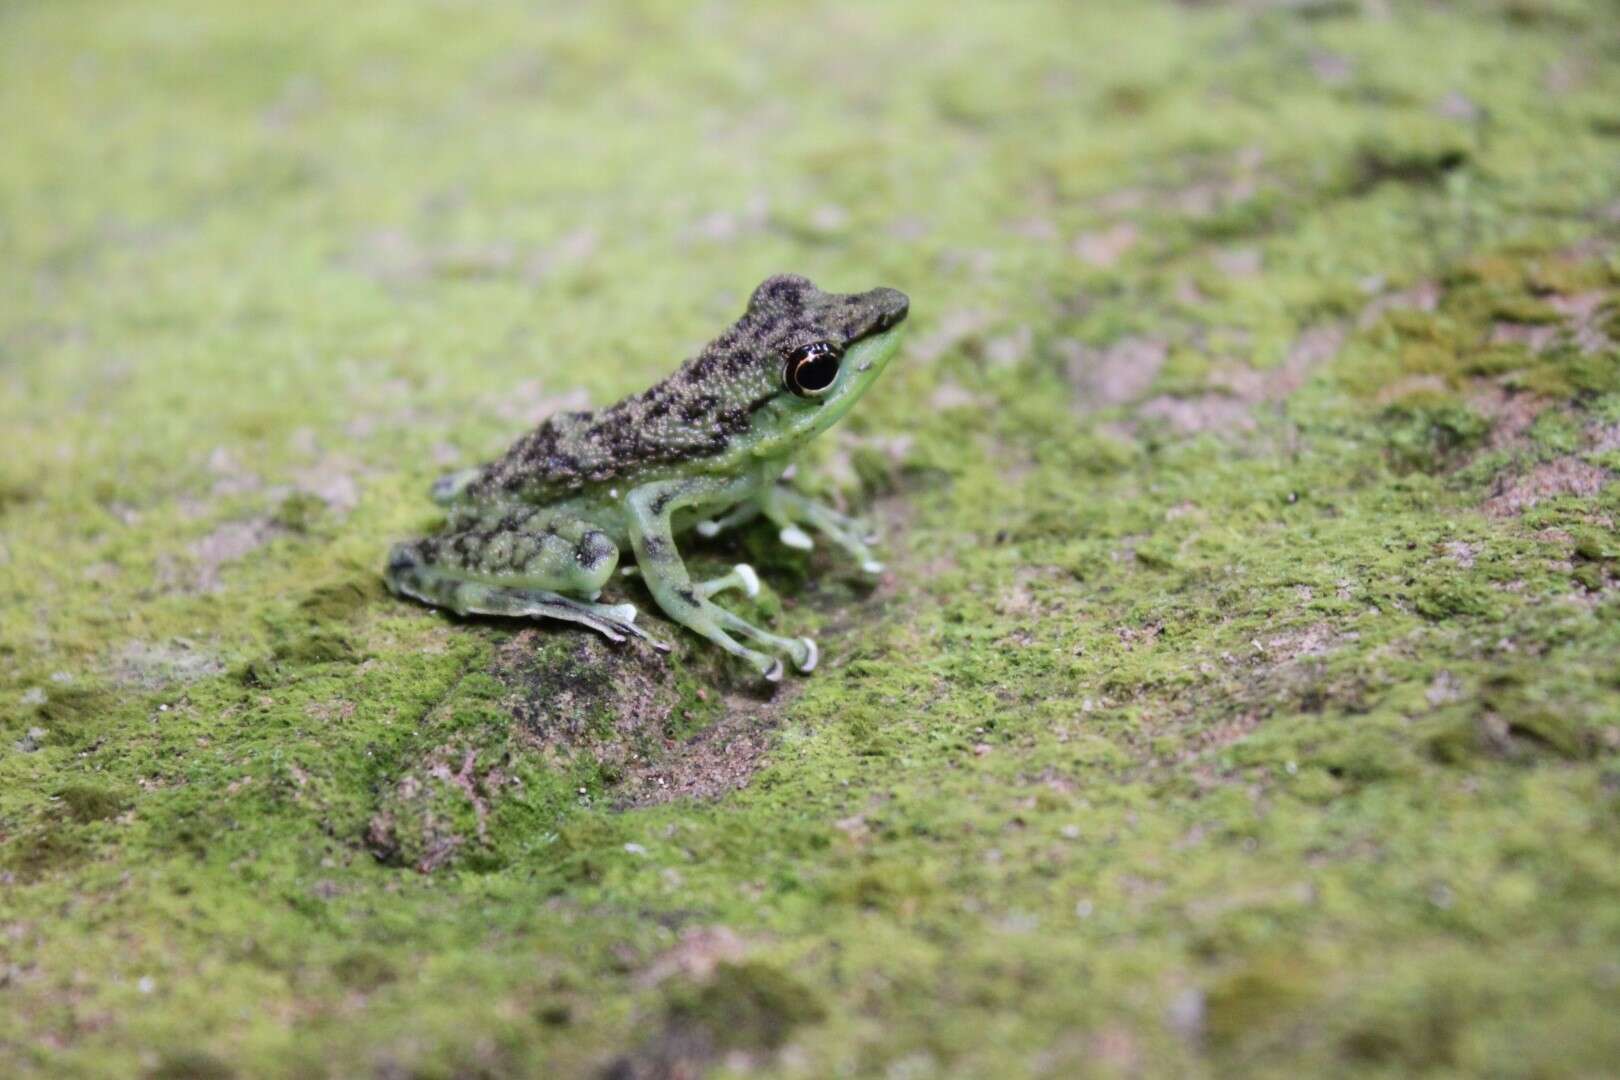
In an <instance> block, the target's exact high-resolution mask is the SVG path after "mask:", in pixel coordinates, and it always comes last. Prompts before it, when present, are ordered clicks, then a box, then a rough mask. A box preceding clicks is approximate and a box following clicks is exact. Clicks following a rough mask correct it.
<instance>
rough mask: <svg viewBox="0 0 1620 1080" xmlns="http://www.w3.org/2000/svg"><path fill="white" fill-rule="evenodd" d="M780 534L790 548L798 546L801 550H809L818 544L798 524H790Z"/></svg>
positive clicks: (783, 541)
mask: <svg viewBox="0 0 1620 1080" xmlns="http://www.w3.org/2000/svg"><path fill="white" fill-rule="evenodd" d="M778 535H779V536H780V537H781V540H782V543H784V544H786V545H787V546H788V547H790V548H798V549H799V550H800V551H809V550H810V549H811V548H813V547H815V546H816V542H815V541H814V540H812V539H810V534H809V533H807V532H805V531H804V530H803V529H801V528H799V527H798V526H797V525H789V526H788V527H787V528H785V529H783V530H782V531H781V533H779V534H778Z"/></svg>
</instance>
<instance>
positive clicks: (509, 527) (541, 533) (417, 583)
mask: <svg viewBox="0 0 1620 1080" xmlns="http://www.w3.org/2000/svg"><path fill="white" fill-rule="evenodd" d="M462 525H463V527H462V528H459V529H456V530H455V531H451V532H444V533H440V534H438V535H435V536H428V537H424V538H422V539H420V540H413V541H410V542H408V543H403V544H396V545H394V549H393V551H392V552H391V553H390V554H389V557H388V583H389V584H390V585H391V586H393V588H394V590H395V591H396V592H403V593H406V594H408V595H411V596H415V597H417V598H418V599H421V600H426V601H427V602H428V603H430V604H439V605H441V606H443V607H448V608H452V609H457V610H460V609H459V608H458V606H457V604H456V599H457V596H458V593H457V589H456V586H457V585H458V584H460V583H463V582H477V583H480V584H485V585H495V586H500V587H503V588H510V589H541V590H545V591H548V592H559V593H568V594H570V595H574V596H582V597H584V598H586V599H589V600H594V599H596V596H597V594H598V593H600V592H601V591H602V586H603V585H604V584H605V583H606V582H607V580H608V578H609V577H611V576H612V574H613V568H614V567H615V566H617V565H618V562H619V549H618V547H616V546H615V545H614V543H613V541H612V540H611V539H609V538H608V536H607V534H606V533H604V532H602V531H601V530H600V529H597V528H595V527H593V526H592V525H590V524H589V523H587V522H584V521H580V520H578V519H575V518H568V517H558V516H554V515H547V514H546V513H545V512H544V511H543V510H531V509H527V508H521V509H516V510H510V511H507V512H505V513H503V514H498V515H497V514H492V515H490V516H487V517H484V518H480V519H476V520H474V521H470V522H464V523H462Z"/></svg>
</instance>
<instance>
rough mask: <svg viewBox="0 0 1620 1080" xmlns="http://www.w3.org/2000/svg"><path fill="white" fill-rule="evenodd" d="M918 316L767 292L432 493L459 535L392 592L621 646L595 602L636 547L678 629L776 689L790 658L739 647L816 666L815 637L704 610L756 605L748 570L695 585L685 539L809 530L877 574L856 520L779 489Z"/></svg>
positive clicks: (854, 297)
mask: <svg viewBox="0 0 1620 1080" xmlns="http://www.w3.org/2000/svg"><path fill="white" fill-rule="evenodd" d="M908 306H909V301H908V300H907V299H906V296H905V294H903V293H901V292H898V291H896V290H894V289H888V288H877V289H872V290H870V291H868V292H864V293H855V294H851V295H843V294H839V293H827V292H822V291H821V290H820V289H817V288H816V287H815V286H814V285H813V284H811V283H810V282H809V281H808V280H806V279H805V278H802V277H798V276H796V275H791V274H782V275H778V276H776V277H772V278H768V279H766V280H765V281H764V282H763V283H762V284H761V285H760V286H759V287H758V288H757V289H755V290H754V293H753V296H752V297H751V298H750V300H749V303H748V310H747V311H746V312H745V313H744V314H743V316H742V318H740V319H738V320H737V322H735V323H734V324H732V326H731V327H729V328H728V329H727V330H726V331H725V332H724V333H722V334H721V335H720V336H719V337H717V338H715V339H714V340H713V341H711V342H710V343H709V344H708V345H707V346H705V347H704V349H703V351H702V352H700V353H699V354H698V355H697V356H695V357H693V358H692V359H690V360H688V361H686V362H685V363H684V364H682V365H681V366H680V368H679V369H677V370H676V371H675V373H674V374H672V375H670V376H669V378H667V379H665V380H663V381H662V382H660V383H658V384H657V385H655V386H653V387H651V388H650V389H648V390H645V391H643V392H642V393H640V394H636V395H634V396H632V397H627V398H625V399H624V400H622V401H620V402H618V403H617V404H615V405H612V406H610V407H608V408H606V409H602V410H599V411H596V412H570V413H560V414H558V415H557V416H553V417H551V418H549V419H547V420H546V421H545V422H544V423H542V424H541V425H540V426H539V427H538V428H536V429H535V430H534V431H532V432H530V433H529V434H528V435H525V436H524V437H523V438H521V439H519V440H518V441H517V442H516V443H514V444H513V446H512V447H511V449H510V450H508V451H507V452H506V453H505V454H504V455H502V456H501V457H500V458H498V459H496V460H495V461H492V462H490V463H489V464H488V465H485V466H483V467H482V468H479V469H473V470H468V471H467V472H463V473H457V474H454V475H452V476H448V477H445V478H444V479H442V480H441V481H440V482H439V483H438V484H436V485H435V486H434V491H433V495H434V498H435V499H437V500H438V501H439V502H441V503H444V504H446V505H447V506H449V507H450V522H449V526H448V529H447V531H445V532H443V533H441V534H439V535H436V536H430V537H425V538H423V539H420V540H415V541H411V542H409V543H404V544H397V545H395V547H394V549H393V551H392V553H391V554H390V556H389V563H388V572H387V576H388V582H389V585H390V586H391V587H392V588H393V589H394V591H395V592H398V593H401V594H403V595H407V596H412V597H415V598H416V599H419V600H422V601H424V602H427V603H430V604H436V605H440V606H443V607H448V608H450V609H452V610H454V611H458V612H462V613H469V612H477V613H484V614H498V615H519V616H535V615H545V616H550V617H553V618H560V619H568V620H572V621H574V622H579V623H583V624H585V625H587V626H591V627H592V628H594V629H596V630H599V631H601V632H602V633H604V634H606V635H607V636H608V637H610V638H614V639H616V640H617V639H620V638H623V637H625V636H626V635H631V634H634V635H638V636H644V635H641V634H640V631H639V630H637V629H636V628H635V627H634V626H633V625H631V621H632V619H633V618H634V616H635V608H634V607H632V606H631V605H628V604H620V605H616V606H606V605H601V604H597V603H595V602H594V601H595V600H596V597H597V595H598V594H599V593H600V592H601V589H602V586H603V585H604V584H606V582H607V580H608V578H609V577H610V576H611V575H612V573H613V570H614V568H615V567H616V566H617V565H618V560H619V556H620V553H621V551H622V550H623V549H625V548H626V547H629V548H631V549H632V550H633V551H634V553H635V557H636V562H637V565H638V567H639V569H640V570H641V572H642V575H643V576H644V577H645V579H646V582H647V587H648V589H649V590H650V591H651V592H652V594H653V597H654V599H656V600H657V601H658V603H659V606H660V607H662V608H663V609H664V611H665V612H666V613H667V614H668V615H669V616H670V617H671V618H673V619H675V620H676V621H677V622H680V623H682V624H683V625H685V626H687V627H689V628H691V629H693V630H695V631H696V632H698V633H700V634H702V635H704V636H705V637H708V638H709V639H710V640H712V641H714V642H716V643H717V644H719V645H720V646H721V647H722V648H724V649H726V650H727V651H729V652H731V653H734V654H735V655H737V656H740V657H743V658H744V659H747V660H748V661H749V662H750V663H751V664H753V665H754V666H755V667H756V668H757V669H758V670H759V671H760V672H761V674H763V675H765V676H766V678H769V679H773V680H774V679H778V678H780V677H781V670H782V664H781V661H780V660H778V659H776V658H775V657H774V656H772V655H769V653H767V652H759V651H755V650H754V649H750V648H748V647H746V646H744V645H742V644H740V643H739V642H738V641H737V640H735V638H734V637H733V636H732V635H733V634H736V635H740V636H742V637H744V638H747V639H749V640H751V641H753V642H755V643H756V644H758V645H761V646H763V647H764V648H765V649H767V650H769V651H770V653H780V654H785V655H787V656H789V657H790V658H792V660H793V661H794V663H795V664H796V665H797V666H798V667H799V668H800V670H803V671H809V670H811V669H812V668H814V667H815V664H816V658H817V651H816V647H815V643H814V642H812V641H810V640H809V639H807V638H797V639H790V638H781V637H777V636H776V635H774V634H770V633H768V632H766V631H764V630H761V629H760V628H758V627H755V626H752V625H751V624H749V623H747V622H745V621H744V620H742V619H740V618H738V617H737V616H736V615H734V614H732V613H731V612H729V611H727V610H726V609H724V608H722V607H719V606H718V605H716V604H714V603H713V602H712V601H711V600H710V599H709V598H710V597H711V596H713V595H714V594H715V593H718V592H721V591H723V590H725V589H728V588H740V589H743V590H744V591H746V592H749V593H750V594H751V593H752V592H753V591H754V590H756V589H757V588H758V579H757V578H756V577H755V575H754V572H753V570H752V569H750V568H749V567H747V566H742V565H739V566H737V567H735V568H734V569H733V571H732V573H730V574H728V575H726V576H725V577H723V578H717V579H715V580H713V581H708V582H693V581H691V579H690V578H689V577H688V575H687V572H686V567H685V564H684V563H683V562H682V561H681V558H680V554H679V552H678V551H677V550H676V546H675V535H676V533H677V532H678V531H680V529H682V528H683V527H685V526H688V525H691V524H693V523H696V524H697V527H698V529H699V531H700V532H703V533H704V534H705V535H713V533H714V532H717V531H719V530H720V529H722V528H725V527H728V526H731V525H735V524H738V523H740V522H742V521H746V520H749V519H750V518H753V517H755V516H759V515H763V516H765V517H766V518H767V519H768V520H770V521H772V522H773V523H775V524H776V525H777V526H778V527H779V529H780V535H781V537H782V540H783V542H784V543H787V544H790V545H792V546H795V547H808V546H810V544H811V540H810V537H809V534H807V533H806V532H805V531H804V530H803V529H801V528H800V527H799V525H800V523H803V524H806V525H809V526H811V527H812V528H814V529H816V530H817V531H819V532H821V533H822V534H823V535H825V536H826V537H827V538H828V539H830V540H831V541H832V542H833V543H834V544H836V545H838V546H839V547H842V548H843V549H845V550H846V551H848V552H850V553H851V554H852V555H854V556H855V557H856V559H857V560H858V561H859V562H860V564H861V566H862V568H863V570H865V571H866V572H868V573H877V572H879V571H880V570H881V569H882V567H881V564H879V563H878V562H877V561H876V560H875V559H873V558H872V555H871V552H870V550H869V549H868V548H867V546H866V545H867V538H866V537H865V536H864V530H863V529H861V528H860V526H859V525H858V524H857V523H856V522H853V521H851V520H850V519H848V518H845V517H843V516H842V515H840V514H838V513H836V512H834V511H833V510H831V509H829V508H827V507H824V506H821V505H819V504H817V503H814V502H812V501H810V500H808V499H806V498H805V497H804V496H802V495H799V494H798V493H797V492H794V491H792V490H791V489H790V488H788V487H787V486H786V485H783V484H779V483H778V482H777V481H778V479H779V478H780V477H781V476H782V474H783V472H784V471H785V470H786V469H787V467H788V465H789V464H791V462H792V458H793V455H794V454H795V453H796V452H797V451H798V450H799V448H800V447H802V446H803V445H804V444H805V443H806V442H808V441H809V440H810V439H812V438H814V437H815V436H816V435H817V434H819V433H820V432H822V431H825V430H826V429H827V428H828V427H830V426H831V425H832V424H833V423H834V422H835V421H837V419H838V418H839V417H841V416H842V415H843V414H844V413H845V412H847V411H848V410H849V408H850V406H851V405H853V404H854V402H855V401H856V400H857V399H858V398H859V397H860V395H861V394H862V393H864V392H865V391H866V389H867V387H868V386H870V385H871V383H872V381H873V380H874V379H875V378H876V377H877V375H878V374H879V373H880V372H881V371H882V369H883V367H884V366H885V365H886V364H887V363H888V361H889V359H890V358H891V357H892V356H893V355H894V353H895V351H896V348H897V346H898V342H899V337H900V332H901V324H902V323H903V322H904V320H905V318H906V313H907V309H908ZM728 511H729V512H728ZM720 513H724V516H723V517H721V518H719V519H718V520H705V519H704V518H705V516H706V515H715V514H720Z"/></svg>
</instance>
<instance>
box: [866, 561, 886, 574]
mask: <svg viewBox="0 0 1620 1080" xmlns="http://www.w3.org/2000/svg"><path fill="white" fill-rule="evenodd" d="M861 571H862V572H863V573H867V574H871V575H873V576H874V577H876V576H877V575H878V574H881V573H883V564H882V563H880V562H878V561H877V560H876V559H867V560H866V561H865V562H863V563H861Z"/></svg>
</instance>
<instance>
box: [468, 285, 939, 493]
mask: <svg viewBox="0 0 1620 1080" xmlns="http://www.w3.org/2000/svg"><path fill="white" fill-rule="evenodd" d="M908 303H909V301H908V300H907V299H906V297H905V295H904V294H902V293H900V292H898V291H896V290H894V289H884V288H879V289H873V290H872V291H870V292H865V293H856V294H853V295H842V294H839V293H826V292H822V291H821V290H820V289H817V288H816V287H815V286H814V285H813V284H811V283H810V282H809V281H808V280H807V279H805V278H802V277H798V276H796V275H792V274H780V275H777V276H776V277H772V278H768V279H766V280H765V281H764V282H763V283H762V284H761V285H760V286H759V287H758V288H757V289H755V290H754V294H753V296H752V297H751V298H750V299H749V301H748V310H747V312H745V313H744V315H743V317H742V318H740V319H738V320H737V321H736V322H735V323H733V324H732V325H731V326H730V327H728V328H727V329H726V331H725V332H724V333H722V334H721V335H720V336H719V337H717V338H715V339H714V340H713V341H711V342H709V344H708V345H706V346H704V348H703V351H702V352H700V353H698V354H697V355H696V356H694V357H692V358H691V359H690V360H688V361H686V362H685V363H684V364H682V365H681V366H680V367H679V368H678V369H677V370H676V371H675V373H674V374H672V375H670V376H669V377H668V378H667V379H665V380H664V381H663V382H660V383H657V384H655V385H654V386H652V387H650V388H649V389H647V390H643V391H642V392H641V393H639V394H633V395H631V396H630V397H627V398H625V399H623V400H622V401H620V402H618V403H617V404H614V405H611V406H609V407H608V408H605V409H600V410H597V411H595V412H566V413H558V414H557V415H556V416H552V417H549V418H548V419H547V420H546V421H545V422H544V423H542V424H541V425H540V426H539V427H538V428H536V429H535V430H534V431H532V432H530V433H529V434H527V435H525V436H524V437H523V438H521V439H519V440H518V441H517V442H516V443H514V444H513V446H512V448H511V449H510V450H508V451H507V452H506V453H505V454H504V455H503V456H502V457H500V458H498V459H496V460H495V461H493V462H491V463H490V464H488V465H486V466H484V468H483V469H482V470H480V471H479V473H478V475H477V477H476V479H473V480H472V481H471V482H470V483H469V484H468V486H467V488H466V489H465V490H464V491H463V492H462V493H461V494H462V495H463V496H464V497H466V498H468V499H473V500H478V499H492V498H508V499H517V500H521V501H524V502H550V501H553V500H555V499H559V498H563V497H566V496H568V495H572V494H576V493H579V492H580V491H582V490H584V489H585V488H587V487H589V486H590V485H593V484H605V483H608V482H610V481H621V480H623V479H624V478H625V477H627V476H638V475H642V474H645V473H648V472H650V471H656V470H658V468H659V467H661V466H668V465H671V464H675V463H679V462H692V461H696V460H698V459H709V458H714V459H720V460H719V461H717V462H716V464H717V466H719V467H724V464H725V459H726V458H727V456H728V452H729V451H731V450H732V449H733V448H734V447H735V445H736V443H737V440H738V439H739V438H741V437H743V436H747V435H750V434H755V435H757V434H758V431H757V430H756V425H755V424H754V420H755V417H756V416H757V415H758V414H759V412H760V411H761V410H762V409H764V408H765V407H766V406H768V405H770V404H771V403H772V402H774V401H776V400H777V398H779V397H780V396H782V395H783V394H786V393H788V392H789V391H788V390H787V388H786V387H785V386H784V385H783V382H782V363H783V360H782V358H783V357H784V356H786V355H788V354H789V353H791V352H792V351H793V350H794V349H795V348H797V347H799V346H801V345H808V344H810V343H812V342H817V341H827V342H832V343H834V344H836V345H837V346H838V347H839V348H840V349H847V348H848V347H849V346H850V345H853V344H854V343H855V342H857V341H859V340H861V339H862V338H865V337H867V336H868V335H870V334H873V333H876V332H879V331H882V330H887V329H889V328H890V327H892V326H894V325H895V324H897V323H898V322H900V321H901V320H902V319H904V318H905V316H906V310H907V306H908ZM774 434H777V435H778V436H779V438H778V440H777V441H778V442H784V443H785V441H786V440H787V439H790V438H791V437H792V432H789V431H782V432H777V433H774ZM752 448H753V449H754V450H755V451H756V452H758V451H759V450H761V449H769V448H771V443H770V442H769V441H763V442H756V443H755V444H753V447H752Z"/></svg>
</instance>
